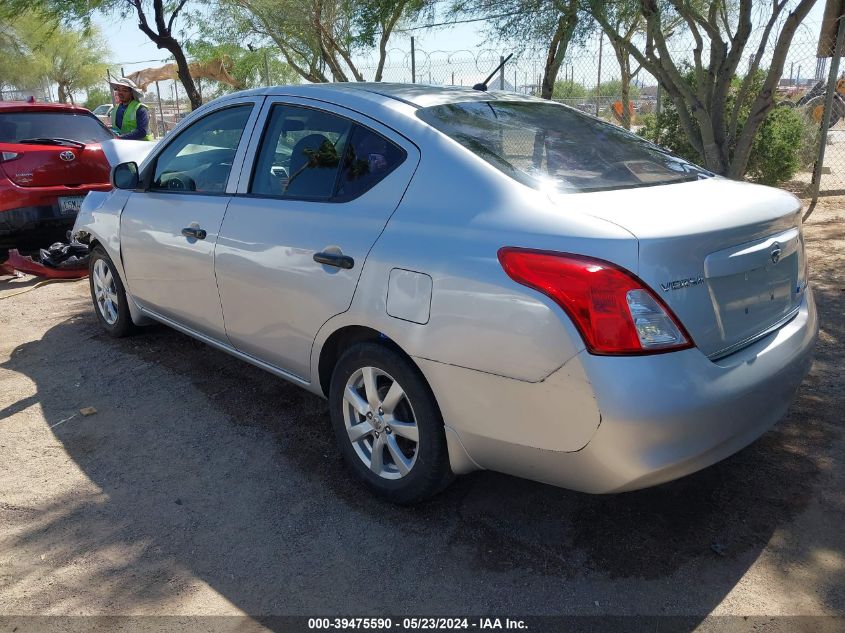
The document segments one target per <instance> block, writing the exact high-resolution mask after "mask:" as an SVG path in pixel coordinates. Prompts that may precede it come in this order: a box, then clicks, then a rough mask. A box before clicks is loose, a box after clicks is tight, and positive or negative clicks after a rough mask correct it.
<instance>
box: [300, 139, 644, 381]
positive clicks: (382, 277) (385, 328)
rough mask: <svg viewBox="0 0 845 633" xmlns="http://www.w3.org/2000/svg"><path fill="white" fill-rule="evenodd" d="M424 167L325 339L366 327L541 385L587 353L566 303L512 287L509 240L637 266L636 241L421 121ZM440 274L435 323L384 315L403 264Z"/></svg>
mask: <svg viewBox="0 0 845 633" xmlns="http://www.w3.org/2000/svg"><path fill="white" fill-rule="evenodd" d="M414 139H415V141H416V142H418V143H419V145H420V148H421V160H420V165H419V167H418V168H417V172H416V174H415V175H414V178H413V180H412V181H411V184H410V186H409V188H408V191H407V192H406V194H405V196H404V198H403V200H402V202H401V204H400V205H399V208H398V209H397V210H396V212H395V213H394V215H393V217H392V218H391V219H390V221H389V222H388V225H387V227H386V228H385V231H384V233H383V234H382V236H381V237H380V238H379V240H378V241H377V242H376V244H375V246H374V247H373V250H372V251H371V253H370V255H369V256H368V258H367V260H366V263H365V265H364V270H363V271H362V275H361V279H360V281H359V284H358V288H357V290H356V293H355V297H354V299H353V302H352V305H351V306H350V308H349V310H348V311H347V312H346V313H344V314H342V315H338V316H337V317H335V318H333V319H331V320H330V321H329V322H327V323H326V325H325V326H324V327H323V329H322V330H321V331H320V333H319V334H318V338H317V344H316V345H315V349H314V352H313V354H312V371H314V370H315V368H316V365H317V363H316V360H317V359H318V358H319V350H320V348H321V345H322V342H323V341H325V339H326V338H327V337H328V336H329V335H330V334H331V332H333V331H336V330H337V329H338V328H339V327H343V326H344V325H367V326H369V327H372V328H374V329H377V330H379V331H380V332H382V333H383V334H384V335H385V336H388V337H389V338H391V339H392V340H394V341H395V342H396V343H397V344H399V345H400V346H401V347H402V349H404V350H405V351H406V352H407V353H408V354H410V355H411V356H415V357H418V358H422V359H427V360H432V361H436V362H440V363H446V364H450V365H455V366H459V367H465V368H469V369H474V370H478V371H483V372H488V373H492V374H497V375H500V376H504V377H509V378H515V379H518V380H523V381H529V382H538V381H541V380H543V379H544V378H546V377H547V376H549V375H550V374H551V373H552V372H554V371H555V370H557V369H558V368H560V367H561V366H562V365H563V364H565V363H566V362H567V360H569V359H570V358H572V357H573V356H575V355H576V354H577V353H578V352H579V351H581V350H582V349H583V348H584V344H583V341H582V340H581V337H580V335H579V334H578V332H577V330H576V329H575V328H574V326H573V325H572V323H571V321H570V320H569V318H568V317H567V316H566V314H565V313H564V312H563V310H562V309H561V308H560V307H559V306H557V305H556V304H555V303H554V302H553V301H551V300H550V299H548V298H547V297H545V296H544V295H542V294H540V293H539V292H536V291H534V290H531V289H529V288H527V287H524V286H521V285H519V284H517V283H515V282H513V281H512V280H511V279H510V278H509V277H508V276H507V275H506V274H505V272H504V271H503V269H502V267H501V265H500V264H499V261H498V258H497V253H498V250H499V249H500V248H501V247H503V246H522V247H528V248H538V249H548V250H555V251H562V252H570V253H580V254H586V255H591V256H594V257H598V258H601V259H606V260H610V261H613V262H614V263H617V264H619V265H621V266H624V267H626V268H629V269H632V270H633V269H635V268H636V264H637V243H636V240H635V239H634V238H633V236H632V235H631V234H630V233H629V232H627V231H625V230H624V229H621V228H620V227H618V226H616V225H613V224H611V223H609V222H606V221H604V220H599V219H596V218H592V217H589V216H584V215H583V214H572V215H568V214H567V213H566V212H565V210H563V211H562V210H561V208H560V207H557V208H556V207H555V206H554V205H553V204H552V203H551V202H550V200H549V199H548V197H547V196H546V195H545V194H543V193H541V192H539V191H536V190H533V189H530V188H528V187H525V186H523V185H520V184H518V183H516V182H514V181H513V180H511V179H510V178H509V177H507V176H505V175H504V174H502V173H501V172H499V171H498V170H496V169H495V168H493V167H492V166H490V165H488V164H487V163H486V162H484V161H482V160H481V159H478V158H476V157H475V156H473V155H472V154H470V153H469V152H467V151H465V150H463V149H462V148H460V147H459V146H458V145H457V144H456V143H454V142H453V141H451V139H448V138H447V137H445V136H443V135H441V134H440V133H438V132H436V131H434V130H433V129H430V128H427V127H426V126H423V127H422V129H420V130H417V133H416V134H415V136H414ZM397 268H399V269H403V270H408V271H416V272H420V273H424V274H425V275H428V276H429V277H431V279H432V284H431V287H432V291H431V298H430V318H429V320H428V322H427V323H425V324H419V323H413V322H410V321H407V320H402V319H399V318H395V317H391V316H389V315H388V313H387V305H386V304H387V289H388V281H389V278H390V273H391V271H392V270H394V269H397Z"/></svg>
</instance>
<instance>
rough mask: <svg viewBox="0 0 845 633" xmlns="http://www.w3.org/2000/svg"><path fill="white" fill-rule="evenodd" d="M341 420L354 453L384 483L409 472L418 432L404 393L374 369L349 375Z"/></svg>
mask: <svg viewBox="0 0 845 633" xmlns="http://www.w3.org/2000/svg"><path fill="white" fill-rule="evenodd" d="M343 420H344V423H345V425H346V432H347V435H348V437H349V441H350V442H351V443H352V447H353V448H354V449H355V453H356V454H357V455H358V457H359V458H360V459H361V461H362V462H363V463H364V465H365V466H367V467H368V468H369V469H370V471H372V472H373V473H374V474H376V475H378V476H379V477H382V478H384V479H401V478H402V477H404V476H405V475H407V474H408V473H410V472H411V469H412V468H413V467H414V464H415V463H416V459H417V452H418V448H419V428H418V427H417V418H416V416H415V415H414V409H413V407H412V405H411V402H410V400H409V399H408V396H407V395H406V393H405V390H404V389H403V388H402V386H401V385H400V384H399V382H397V381H396V380H395V379H394V378H393V377H392V376H391V375H390V374H388V373H387V372H385V371H383V370H381V369H378V368H377V367H362V368H360V369H358V370H357V371H355V372H353V373H352V375H351V376H350V377H349V379H348V380H347V381H346V387H345V388H344V391H343Z"/></svg>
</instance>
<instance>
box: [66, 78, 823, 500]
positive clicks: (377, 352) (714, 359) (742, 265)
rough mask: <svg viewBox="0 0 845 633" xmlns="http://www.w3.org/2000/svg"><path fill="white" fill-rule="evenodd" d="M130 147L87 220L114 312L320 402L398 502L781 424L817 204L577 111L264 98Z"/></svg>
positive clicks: (799, 363) (406, 90) (804, 347)
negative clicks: (809, 221)
mask: <svg viewBox="0 0 845 633" xmlns="http://www.w3.org/2000/svg"><path fill="white" fill-rule="evenodd" d="M138 147H139V146H138V145H137V144H134V145H132V152H135V153H136V156H135V158H134V159H132V160H125V158H124V160H125V162H122V163H120V164H118V165H116V166H115V167H114V168H113V170H112V180H113V183H114V185H115V187H116V189H115V190H114V191H113V192H111V193H92V194H90V195H89V196H88V198H87V199H86V201H85V203H84V205H83V208H82V211H81V212H80V214H79V216H78V218H77V221H76V227H75V232H76V234H77V236H79V237H80V238H81V239H83V240H87V241H88V242H89V243H90V244H91V246H92V247H93V255H92V258H91V293H92V297H93V300H94V305H95V311H96V314H97V317H98V319H99V321H100V322H101V324H102V326H103V327H104V328H105V329H106V331H108V332H109V333H111V334H113V335H115V336H123V335H126V334H127V333H129V332H130V331H131V330H132V328H133V327H134V326H141V325H143V324H145V323H148V322H149V321H150V320H155V321H159V322H162V323H165V324H167V325H170V326H172V327H174V328H176V329H178V330H180V331H182V332H185V333H187V334H189V335H191V336H193V337H196V338H198V339H200V340H202V341H205V342H206V343H208V344H210V345H213V346H215V347H217V348H220V349H222V350H225V351H226V352H229V353H231V354H233V355H234V356H236V357H238V358H241V359H243V360H245V361H247V362H249V363H252V364H254V365H257V366H259V367H262V368H264V369H266V370H267V371H270V372H272V373H274V374H276V375H278V376H280V377H282V378H284V379H286V380H289V381H291V382H293V383H295V384H298V385H301V386H302V387H304V388H306V389H308V390H310V391H312V392H314V393H316V394H319V395H321V396H324V397H326V398H327V399H328V401H329V409H330V414H331V422H332V425H333V427H334V432H335V434H336V436H337V440H338V443H339V446H340V450H341V452H342V453H343V455H344V457H345V458H346V461H347V463H348V466H349V468H350V469H351V471H352V473H354V474H355V475H356V476H357V477H358V478H360V479H361V481H363V482H364V483H365V484H366V485H368V486H369V487H370V488H371V489H372V490H373V491H375V492H376V493H377V494H379V495H382V496H383V497H385V498H387V499H390V500H392V501H395V502H398V503H412V502H416V501H419V500H421V499H424V498H426V497H428V496H430V495H432V494H434V493H436V492H437V491H439V490H440V489H442V488H443V487H444V486H445V485H446V484H447V483H448V482H449V481H450V480H451V478H452V477H453V476H454V475H455V474H461V473H467V472H470V471H473V470H476V469H491V470H497V471H501V472H505V473H510V474H513V475H517V476H520V477H527V478H529V479H534V480H537V481H543V482H548V483H551V484H555V485H559V486H565V487H567V488H572V489H575V490H581V491H586V492H593V493H608V492H616V491H624V490H632V489H636V488H641V487H645V486H651V485H655V484H659V483H661V482H665V481H668V480H671V479H674V478H677V477H680V476H683V475H686V474H688V473H691V472H694V471H696V470H698V469H701V468H704V467H706V466H708V465H710V464H712V463H714V462H716V461H718V460H720V459H723V458H724V457H726V456H728V455H730V454H732V453H734V452H736V451H738V450H739V449H741V448H742V447H744V446H745V445H747V444H748V443H750V442H752V441H753V440H754V439H755V438H757V437H758V436H760V435H761V434H762V433H764V432H765V431H766V430H767V429H768V428H770V427H771V426H772V425H773V424H774V423H775V422H776V421H777V420H778V419H779V418H781V417H782V416H783V415H784V413H785V412H786V410H787V408H788V406H789V405H790V402H791V401H792V399H793V397H794V394H795V391H796V389H797V387H798V385H799V384H800V383H801V381H802V379H803V377H804V376H805V374H806V372H807V370H808V365H809V361H810V357H811V351H812V347H813V344H814V341H815V338H816V334H817V319H816V311H815V306H814V303H813V298H812V293H811V290H810V287H809V285H808V282H807V262H806V257H805V250H804V242H803V234H802V228H801V215H800V203H799V201H798V200H797V199H796V198H795V197H794V196H792V195H789V194H787V193H784V192H782V191H779V190H777V189H771V188H767V187H762V186H757V185H753V184H749V183H744V182H735V181H731V180H727V179H724V178H720V177H716V176H714V175H713V174H710V173H708V172H706V171H704V170H702V169H701V168H699V167H696V166H695V165H692V164H690V163H688V162H686V161H684V160H681V159H679V158H677V157H674V156H672V155H670V154H668V153H667V152H665V151H663V150H662V149H660V148H659V147H657V146H654V145H651V144H649V143H647V142H645V141H643V140H642V139H640V138H638V137H637V136H634V135H632V134H630V133H628V132H626V131H624V130H622V129H620V128H617V127H615V126H613V125H610V124H607V123H604V122H602V121H599V120H597V119H594V118H592V117H590V116H588V115H585V114H583V113H581V112H579V111H577V110H574V109H570V108H567V107H565V106H561V105H558V104H554V103H550V102H547V101H543V100H540V99H533V98H530V97H523V96H517V95H513V94H505V93H496V92H486V91H480V90H470V89H447V88H435V87H427V86H408V85H391V84H367V83H360V84H331V85H311V86H289V87H278V88H267V89H261V90H253V91H249V92H241V93H237V94H233V95H229V96H226V97H223V98H221V99H218V100H216V101H214V102H212V103H209V104H207V105H205V106H203V107H202V108H200V109H198V110H197V111H196V112H194V113H192V114H191V116H189V117H188V118H187V119H185V120H184V121H183V122H181V123H180V125H179V126H178V127H177V128H176V129H175V130H174V131H173V133H172V134H170V135H169V136H168V137H167V138H165V139H164V140H163V141H161V142H160V143H159V144H158V145H156V146H155V147H153V148H152V150H151V151H150V149H149V146H144V149H143V152H147V151H149V154H148V155H147V156H146V157H145V158H143V160H141V159H140V158H139V157H138V156H137V153H138V152H139V151H142V150H139V149H138ZM118 150H119V148H118ZM118 150H116V151H115V152H114V153H116V154H118V155H119V154H120V151H118ZM129 155H130V154H125V157H128V156H129Z"/></svg>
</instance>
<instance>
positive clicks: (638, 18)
mask: <svg viewBox="0 0 845 633" xmlns="http://www.w3.org/2000/svg"><path fill="white" fill-rule="evenodd" d="M587 4H588V7H589V10H590V11H591V12H592V13H600V14H601V15H602V17H603V18H604V19H603V20H602V21H601V23H602V25H603V26H602V31H604V33H605V34H607V35H608V36H609V37H608V39H609V41H610V46H611V48H612V49H613V54H614V55H615V56H616V61H617V63H618V64H619V81H620V85H619V91H618V92H617V93H616V95H618V96H619V97H620V101H621V102H622V125H623V126H624V127H625V129H628V130H630V129H631V94H630V90H631V82H632V81H633V79H634V77H636V76H637V73H639V72H640V69H641V68H642V65H640V64H636V65H635V66H634V67H633V68H632V65H631V54H630V52H629V51H628V46H629V45H630V43H631V41H632V40H633V39H634V37H635V36H638V35H641V34H642V33H643V32H644V31H645V18H644V17H643V14H642V11H640V3H639V1H638V0H628V1H626V2H604V1H602V0H588V2H587ZM608 28H609V29H610V30H608Z"/></svg>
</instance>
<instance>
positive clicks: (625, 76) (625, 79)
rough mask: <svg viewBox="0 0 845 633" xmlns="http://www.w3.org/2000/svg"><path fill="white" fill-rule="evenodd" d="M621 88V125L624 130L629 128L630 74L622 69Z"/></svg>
mask: <svg viewBox="0 0 845 633" xmlns="http://www.w3.org/2000/svg"><path fill="white" fill-rule="evenodd" d="M620 76H621V81H620V83H621V88H620V90H619V91H620V92H621V93H622V95H621V96H622V127H624V128H625V129H626V130H630V129H631V75H630V73H628V72H625V71H622V73H620Z"/></svg>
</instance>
